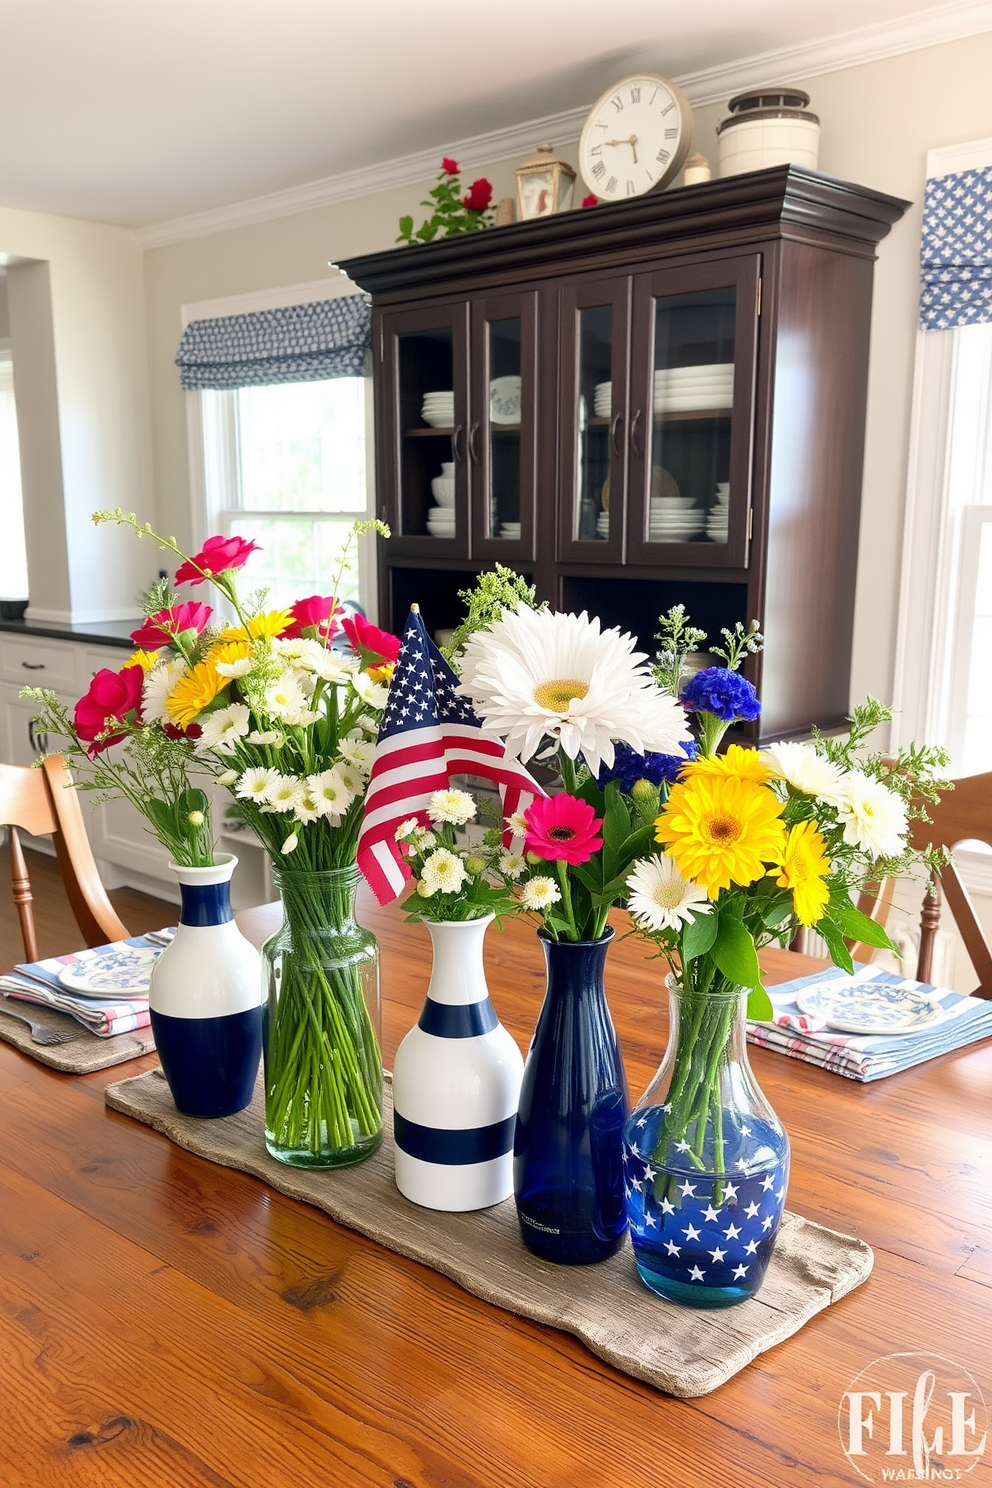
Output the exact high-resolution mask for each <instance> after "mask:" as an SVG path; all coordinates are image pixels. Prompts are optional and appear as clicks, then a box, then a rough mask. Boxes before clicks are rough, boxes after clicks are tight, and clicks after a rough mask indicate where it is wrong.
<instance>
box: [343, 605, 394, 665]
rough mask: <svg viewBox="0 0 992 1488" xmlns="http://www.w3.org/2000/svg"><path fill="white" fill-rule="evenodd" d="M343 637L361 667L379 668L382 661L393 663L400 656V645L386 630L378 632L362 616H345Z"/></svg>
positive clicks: (376, 627) (378, 630) (376, 626)
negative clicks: (357, 658)
mask: <svg viewBox="0 0 992 1488" xmlns="http://www.w3.org/2000/svg"><path fill="white" fill-rule="evenodd" d="M343 629H344V633H345V635H346V636H347V637H348V639H349V641H350V642H351V644H352V648H353V649H354V650H355V651H357V652H358V655H359V656H360V657H361V662H362V666H363V667H367V666H381V665H382V663H383V662H384V661H395V660H396V658H397V657H398V656H399V654H400V643H399V641H398V640H397V639H396V637H395V636H394V635H390V634H389V631H388V630H380V629H379V627H378V625H373V624H372V622H371V620H366V619H365V617H364V615H347V616H346V617H345V619H344V622H343Z"/></svg>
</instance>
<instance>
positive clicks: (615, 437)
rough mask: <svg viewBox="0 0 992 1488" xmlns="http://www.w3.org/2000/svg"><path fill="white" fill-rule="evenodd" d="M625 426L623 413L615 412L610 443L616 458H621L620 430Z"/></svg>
mask: <svg viewBox="0 0 992 1488" xmlns="http://www.w3.org/2000/svg"><path fill="white" fill-rule="evenodd" d="M622 428H623V414H622V413H615V414H614V415H613V422H612V424H611V425H610V443H611V445H612V446H613V454H614V456H615V458H616V459H618V460H619V458H620V430H621V429H622Z"/></svg>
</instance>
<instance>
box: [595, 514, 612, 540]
mask: <svg viewBox="0 0 992 1488" xmlns="http://www.w3.org/2000/svg"><path fill="white" fill-rule="evenodd" d="M596 536H597V538H601V539H602V541H603V542H607V541H608V539H609V536H610V514H609V512H608V511H605V512H600V514H599V516H598V517H597V518H596Z"/></svg>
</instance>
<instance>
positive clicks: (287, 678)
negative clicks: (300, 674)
mask: <svg viewBox="0 0 992 1488" xmlns="http://www.w3.org/2000/svg"><path fill="white" fill-rule="evenodd" d="M264 707H265V711H266V713H268V714H270V715H271V716H272V717H273V718H278V719H280V720H281V721H282V722H283V723H295V722H296V720H297V719H298V717H299V715H300V714H301V713H302V712H303V711H304V710H305V708H306V696H305V694H304V692H303V688H302V687H301V686H300V684H299V682H298V680H297V679H296V677H295V676H294V675H293V673H292V672H291V671H290V670H289V669H287V670H286V671H285V672H283V674H282V676H281V677H279V678H278V680H277V681H275V682H271V683H270V684H269V686H268V687H267V688H266V689H265V700H264Z"/></svg>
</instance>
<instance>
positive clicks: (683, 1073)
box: [652, 963, 737, 1202]
mask: <svg viewBox="0 0 992 1488" xmlns="http://www.w3.org/2000/svg"><path fill="white" fill-rule="evenodd" d="M712 970H713V969H712V968H711V967H708V966H706V965H699V964H698V963H694V965H693V967H692V968H691V969H688V972H689V975H690V976H693V974H694V973H696V974H698V977H699V982H702V983H703V987H704V989H705V990H704V989H703V988H701V987H700V986H699V984H698V982H697V985H696V986H693V987H691V988H685V989H683V992H682V999H681V1005H680V1008H679V1026H678V1035H677V1044H676V1055H675V1070H674V1073H673V1079H672V1084H671V1085H670V1087H669V1091H668V1096H667V1099H666V1105H667V1106H668V1107H669V1110H668V1112H667V1113H666V1117H665V1125H664V1132H663V1136H662V1138H661V1140H660V1141H659V1143H658V1145H657V1147H656V1148H655V1151H654V1154H653V1159H652V1160H653V1161H654V1162H657V1163H658V1164H659V1166H660V1167H662V1168H664V1165H665V1164H666V1162H667V1161H668V1160H669V1154H670V1152H671V1148H672V1145H673V1144H675V1143H677V1142H685V1143H687V1144H688V1150H687V1151H686V1152H683V1153H681V1154H680V1156H682V1157H684V1158H685V1159H686V1161H687V1162H688V1163H690V1164H691V1166H692V1167H693V1168H695V1169H696V1171H697V1172H704V1171H706V1170H707V1169H708V1167H709V1166H710V1164H709V1163H708V1162H707V1156H706V1146H707V1136H709V1137H710V1138H711V1139H712V1171H714V1172H715V1173H716V1174H717V1175H718V1176H720V1177H723V1176H726V1168H725V1146H724V1131H723V1102H722V1100H721V1098H720V1077H721V1074H722V1072H723V1069H724V1067H725V1066H726V1064H727V1061H728V1059H729V1056H730V1050H731V1040H732V1036H733V1029H734V1023H735V1020H736V1017H737V1001H736V998H735V997H731V996H727V995H726V991H729V988H727V989H725V988H724V984H723V979H722V978H719V979H718V986H719V988H720V990H719V991H718V992H714V991H711V990H710V988H711V986H712V983H713V980H714V977H713V975H712ZM693 979H694V980H695V979H696V978H695V976H693ZM677 1192H678V1182H677V1179H676V1177H675V1175H673V1174H666V1173H665V1172H664V1171H662V1172H659V1174H658V1177H657V1178H656V1179H655V1193H656V1195H657V1197H658V1199H659V1201H660V1200H661V1199H663V1198H668V1199H669V1200H670V1201H672V1202H676V1198H677Z"/></svg>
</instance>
